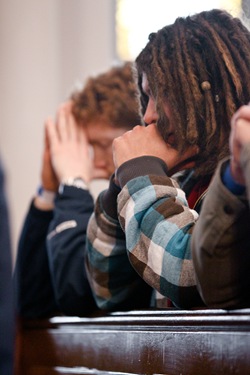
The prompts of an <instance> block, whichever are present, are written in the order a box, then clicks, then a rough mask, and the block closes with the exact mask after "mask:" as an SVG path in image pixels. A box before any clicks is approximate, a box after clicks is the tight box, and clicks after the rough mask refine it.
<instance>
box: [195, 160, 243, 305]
mask: <svg viewBox="0 0 250 375" xmlns="http://www.w3.org/2000/svg"><path fill="white" fill-rule="evenodd" d="M224 167H225V162H224V163H222V164H220V166H219V168H218V169H217V171H216V175H215V177H214V178H213V181H212V183H211V185H210V188H209V191H208V193H207V196H206V199H205V201H204V203H203V207H202V211H201V214H200V218H199V220H198V222H197V224H196V226H195V229H194V232H193V236H192V254H193V260H194V265H195V271H196V275H197V283H198V288H199V290H200V294H201V296H202V298H203V300H204V302H205V303H206V304H207V305H208V306H209V307H219V308H227V307H239V306H242V303H245V302H246V300H247V299H249V297H247V298H246V291H247V294H248V291H249V288H248V287H246V282H247V280H248V279H249V278H248V272H249V265H250V262H249V261H250V258H249V255H248V254H249V248H250V241H249V239H248V238H249V233H248V232H249V229H248V225H246V223H247V222H249V209H248V207H247V204H246V201H244V200H243V199H241V198H240V197H238V196H235V195H234V194H233V193H231V192H230V191H229V190H228V189H227V188H226V187H225V186H224V184H223V183H222V180H221V175H222V174H223V170H224ZM243 289H245V292H244V291H243Z"/></svg>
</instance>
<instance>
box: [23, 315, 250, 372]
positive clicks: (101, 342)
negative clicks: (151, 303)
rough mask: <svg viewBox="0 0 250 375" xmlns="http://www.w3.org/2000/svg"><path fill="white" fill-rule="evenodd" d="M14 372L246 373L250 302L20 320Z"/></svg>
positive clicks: (249, 350)
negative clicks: (221, 307)
mask: <svg viewBox="0 0 250 375" xmlns="http://www.w3.org/2000/svg"><path fill="white" fill-rule="evenodd" d="M17 346H18V351H19V355H18V357H19V361H18V369H17V375H51V374H53V375H54V374H64V375H65V374H95V375H103V374H111V375H113V374H116V375H117V374H150V375H153V374H154V375H156V374H157V375H159V374H165V375H231V374H238V375H249V374H250V309H245V310H234V311H224V310H189V311H183V310H175V309H169V310H160V311H155V310H152V311H151V310H150V311H132V312H126V313H123V312H121V313H113V314H109V315H105V316H98V317H91V318H77V317H76V318H75V317H53V318H51V319H49V320H36V321H35V320H34V321H24V322H22V323H21V325H20V329H19V334H18V343H17Z"/></svg>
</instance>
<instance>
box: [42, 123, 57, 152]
mask: <svg viewBox="0 0 250 375" xmlns="http://www.w3.org/2000/svg"><path fill="white" fill-rule="evenodd" d="M45 127H46V139H47V142H48V144H49V146H50V148H51V147H56V146H57V144H58V142H59V136H58V132H57V128H56V124H55V122H54V121H53V120H52V118H48V119H47V121H46V123H45Z"/></svg>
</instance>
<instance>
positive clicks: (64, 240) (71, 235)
mask: <svg viewBox="0 0 250 375" xmlns="http://www.w3.org/2000/svg"><path fill="white" fill-rule="evenodd" d="M93 210H94V202H93V198H92V196H91V194H90V193H89V191H88V190H83V189H78V188H76V187H73V186H65V187H64V191H63V192H62V194H58V196H57V198H56V201H55V209H54V217H53V219H52V221H51V223H50V226H49V232H48V236H47V253H48V258H49V267H50V273H51V276H52V283H53V288H54V293H55V299H56V302H57V305H58V306H59V309H60V311H62V312H63V313H64V314H66V315H78V316H84V315H87V314H90V313H92V312H93V311H94V310H96V304H95V302H94V298H93V296H92V291H91V289H90V286H89V282H88V280H87V276H86V271H85V265H84V257H85V243H86V231H87V225H88V221H89V218H90V216H91V214H92V212H93Z"/></svg>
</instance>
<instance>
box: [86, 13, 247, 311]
mask: <svg viewBox="0 0 250 375" xmlns="http://www.w3.org/2000/svg"><path fill="white" fill-rule="evenodd" d="M136 69H137V81H138V86H139V92H140V99H141V107H142V113H143V118H144V122H145V125H146V126H145V127H141V126H136V127H134V128H133V130H131V131H129V132H126V133H125V134H123V135H122V136H120V137H118V138H116V139H115V140H114V142H113V157H114V162H115V167H116V171H115V175H114V176H113V178H112V179H111V180H110V187H109V188H108V189H107V190H106V191H104V192H102V193H101V194H100V195H99V197H98V199H97V202H96V208H95V215H93V216H92V217H91V219H90V221H89V225H88V231H87V237H88V238H87V243H86V244H87V249H86V269H87V275H88V278H89V282H90V285H91V287H92V290H93V293H94V296H95V300H96V303H97V305H98V306H99V307H100V308H101V309H105V310H118V309H121V308H124V307H126V308H134V301H135V300H137V297H138V296H140V295H141V294H143V288H144V285H145V284H147V285H149V286H150V287H151V288H152V289H153V296H152V304H151V306H153V307H158V308H165V307H169V306H175V307H178V308H195V307H200V306H204V302H203V301H202V298H201V296H200V294H199V291H198V289H197V283H196V275H195V270H194V265H193V259H192V254H191V239H192V232H193V229H194V228H195V226H196V223H197V221H199V211H200V208H201V205H202V202H203V199H204V196H205V195H206V192H207V191H208V190H209V184H210V180H211V177H212V175H213V173H214V171H215V169H216V167H217V164H218V162H219V161H220V160H222V159H223V158H224V157H226V156H227V155H229V145H228V139H229V134H230V120H231V117H232V115H233V114H234V113H235V111H236V110H237V108H239V107H240V106H241V105H242V104H245V103H248V102H249V99H250V32H249V30H248V29H247V28H246V27H245V26H244V24H243V22H241V20H240V19H239V18H236V17H233V16H231V15H230V14H229V13H228V12H226V11H223V10H219V9H213V10H210V11H203V12H200V13H197V14H194V15H192V16H188V17H185V18H184V17H179V18H177V19H176V21H175V22H174V23H173V24H171V25H168V26H165V27H163V28H162V29H160V30H159V31H157V32H154V33H152V34H150V36H149V41H148V43H147V44H146V46H145V48H144V49H142V51H141V52H140V54H139V55H138V57H137V58H136ZM114 192H116V195H114Z"/></svg>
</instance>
